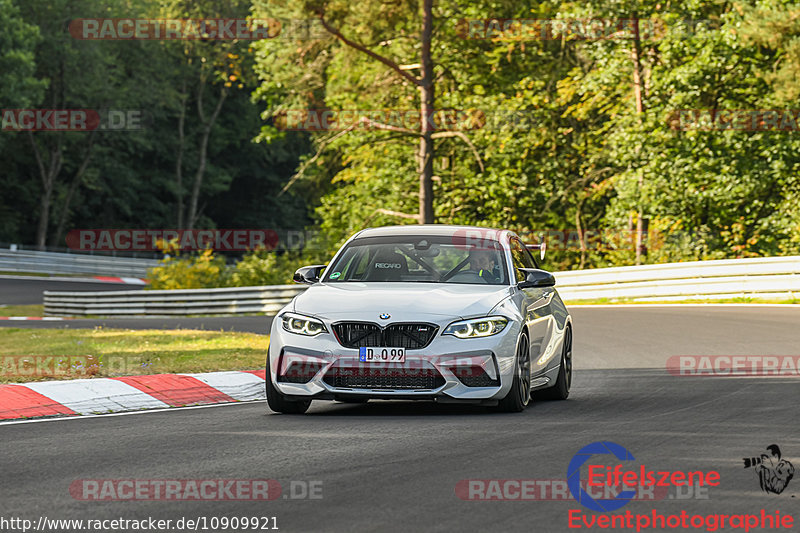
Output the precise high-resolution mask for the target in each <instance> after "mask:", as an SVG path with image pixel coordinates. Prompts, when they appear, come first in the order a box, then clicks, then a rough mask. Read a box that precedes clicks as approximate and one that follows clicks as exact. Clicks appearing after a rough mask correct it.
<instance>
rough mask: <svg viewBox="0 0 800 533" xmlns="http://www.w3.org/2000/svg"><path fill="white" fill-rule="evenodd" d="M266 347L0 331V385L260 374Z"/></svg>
mask: <svg viewBox="0 0 800 533" xmlns="http://www.w3.org/2000/svg"><path fill="white" fill-rule="evenodd" d="M268 345H269V336H268V335H257V334H255V333H237V332H221V331H201V330H130V329H105V328H102V327H98V328H95V329H21V328H0V383H21V382H29V381H42V380H50V379H75V378H87V377H114V376H128V375H138V374H161V373H173V372H213V371H217V370H258V369H261V368H263V367H264V361H265V360H266V355H267V346H268Z"/></svg>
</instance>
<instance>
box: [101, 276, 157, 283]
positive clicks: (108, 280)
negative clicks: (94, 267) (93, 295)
mask: <svg viewBox="0 0 800 533" xmlns="http://www.w3.org/2000/svg"><path fill="white" fill-rule="evenodd" d="M92 279H95V280H97V281H104V282H106V283H127V284H128V285H147V280H146V279H142V278H117V277H114V276H93V278H92Z"/></svg>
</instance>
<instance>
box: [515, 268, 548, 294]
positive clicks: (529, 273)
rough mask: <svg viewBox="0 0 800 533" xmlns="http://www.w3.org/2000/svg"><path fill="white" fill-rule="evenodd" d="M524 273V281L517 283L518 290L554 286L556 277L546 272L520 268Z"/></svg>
mask: <svg viewBox="0 0 800 533" xmlns="http://www.w3.org/2000/svg"><path fill="white" fill-rule="evenodd" d="M520 270H521V271H522V272H524V273H525V281H520V282H519V283H517V287H519V288H520V289H528V288H531V287H553V286H555V284H556V277H555V276H553V274H551V273H550V272H548V271H546V270H540V269H538V268H520Z"/></svg>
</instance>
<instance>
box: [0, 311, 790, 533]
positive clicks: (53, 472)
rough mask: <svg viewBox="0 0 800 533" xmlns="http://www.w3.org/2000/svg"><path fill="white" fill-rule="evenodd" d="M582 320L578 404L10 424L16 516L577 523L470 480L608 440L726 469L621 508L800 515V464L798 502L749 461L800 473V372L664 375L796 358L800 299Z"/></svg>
mask: <svg viewBox="0 0 800 533" xmlns="http://www.w3.org/2000/svg"><path fill="white" fill-rule="evenodd" d="M572 313H573V316H574V320H575V341H576V343H575V350H574V357H575V366H576V378H575V381H574V383H573V388H572V393H571V396H570V399H569V400H567V401H565V402H537V403H535V404H534V405H533V406H532V407H530V408H529V409H528V410H527V411H525V412H523V413H521V414H495V413H492V412H490V411H489V410H487V409H485V408H480V407H467V406H453V405H435V404H425V403H413V402H401V403H390V402H377V401H373V402H370V403H369V404H366V405H349V404H339V403H336V404H334V403H320V402H316V403H315V404H313V405H312V407H311V409H310V410H309V413H308V414H307V415H306V416H288V415H274V414H271V413H269V412H268V410H267V408H266V405H264V404H263V403H261V402H259V403H249V404H234V405H225V406H217V407H209V408H202V409H182V410H181V409H176V410H171V411H166V412H155V413H147V414H134V415H123V416H105V417H93V418H83V419H70V420H62V421H44V422H33V423H18V424H8V425H3V426H2V427H0V438H1V439H2V440H0V442H2V447H0V472H2V474H1V475H2V478H1V479H2V486H0V515H2V516H4V517H20V518H26V519H30V520H33V521H34V522H35V521H36V520H38V518H39V517H40V516H46V517H48V518H51V519H52V518H79V519H114V518H125V519H146V518H148V517H153V518H157V519H173V520H176V519H179V518H181V517H187V518H192V519H195V518H197V517H207V519H211V517H223V516H225V517H233V516H239V517H276V520H277V526H278V527H279V528H280V531H284V532H308V531H401V532H418V531H442V532H450V531H476V532H482V531H498V532H504V531H524V532H531V531H536V532H539V531H544V532H549V531H568V530H569V529H568V520H569V516H568V513H569V512H570V511H571V510H580V511H581V512H582V513H584V514H583V515H581V516H584V517H586V518H587V519H589V518H591V517H592V516H598V515H595V514H594V513H592V512H591V511H589V510H588V509H585V508H583V507H581V505H579V504H578V503H577V502H575V501H574V500H571V499H567V500H563V501H535V500H529V501H464V500H462V499H459V497H457V496H456V492H455V488H456V486H457V484H458V483H459V481H460V480H468V479H500V480H505V479H517V480H520V479H523V480H563V479H565V477H566V471H567V465H568V464H569V462H570V459H571V458H572V457H573V455H575V453H576V452H578V450H580V449H581V448H582V447H583V446H585V445H588V444H590V443H592V442H595V441H601V440H605V441H612V442H615V443H618V444H620V445H622V446H624V447H625V448H627V449H628V450H629V451H630V452H631V453H632V454H633V455H634V456H635V462H633V463H626V464H625V466H626V469H628V468H630V469H633V468H635V469H637V471H638V468H639V466H640V465H645V466H646V468H647V469H648V470H656V471H665V470H670V471H695V470H701V471H709V470H714V471H718V472H719V474H720V476H721V481H720V484H719V486H714V487H707V488H706V491H704V492H701V493H700V494H696V493H695V494H693V495H692V496H693V497H692V498H690V499H679V498H677V497H676V495H677V493H674V491H673V489H674V488H670V489H669V490H670V493H669V495H668V496H667V497H665V499H662V500H659V501H632V502H630V503H629V504H628V505H626V506H625V507H623V508H622V509H620V510H619V511H615V512H614V513H611V514H615V513H624V512H625V511H631V512H632V513H640V514H649V513H652V510H653V509H656V510H657V511H658V512H659V513H661V514H671V513H675V514H680V512H681V511H683V510H685V511H687V512H689V513H690V514H699V515H704V516H705V515H712V514H714V513H722V514H728V515H730V514H740V513H753V514H759V513H760V511H761V510H766V511H767V512H768V513H772V514H773V515H774V512H775V511H776V510H779V511H780V512H781V513H782V514H785V513H789V514H792V515H793V516H794V518H795V520H798V519H800V505H798V503H799V502H800V500H799V499H798V494H800V473H799V474H796V475H795V478H794V479H793V480H792V481H791V482H790V483H789V485H788V487H787V488H786V490H785V491H784V492H783V493H782V494H766V493H763V492H762V491H761V490H760V488H759V482H758V477H757V475H756V473H755V472H754V471H753V469H744V468H743V463H742V458H743V457H751V456H755V457H758V456H759V455H760V454H762V453H765V452H764V450H765V447H766V446H768V445H770V444H778V445H779V446H780V448H781V450H782V451H783V458H784V459H788V460H789V461H791V462H793V463H794V465H795V468H798V467H800V431H799V430H800V417H798V413H797V405H798V399H800V381H798V378H796V377H795V378H775V377H773V378H766V377H749V378H731V377H703V378H700V377H679V376H674V375H671V374H669V373H668V372H667V371H666V370H665V364H666V360H667V358H668V357H669V356H673V355H794V356H798V355H800V343H798V340H800V307H797V308H786V307H755V306H741V307H735V308H732V307H636V308H630V307H617V308H605V307H598V308H575V309H572ZM609 464H612V465H613V464H616V463H615V462H613V461H612V462H611V463H609ZM629 464H631V465H633V466H628V465H629ZM584 470H585V469H584ZM582 477H585V472H583V476H582ZM265 478H267V479H275V480H278V481H279V482H280V483H281V485H282V486H283V493H282V496H281V497H280V498H278V499H277V500H275V501H259V502H254V501H237V502H232V501H221V502H210V501H102V502H97V501H80V500H77V499H74V498H73V497H72V496H71V495H70V492H69V488H70V484H71V483H73V482H75V481H76V480H82V479H101V480H102V479H159V480H163V479H195V480H198V479H265ZM292 482H294V483H292ZM303 482H317V483H318V482H321V486H322V489H321V498H318V499H293V498H292V496H293V495H294V496H297V495H299V496H302V493H303V492H304V491H303V490H300V488H302V487H303V486H304V485H303ZM290 487H295V488H297V490H296V491H295V493H294V494H292V491H291V490H290ZM298 487H299V488H298ZM284 496H288V497H284ZM794 527H795V528H797V524H796V523H795V526H794ZM617 529H620V530H624V531H630V530H629V529H621V528H617ZM174 530H175V531H181V530H179V529H174ZM184 530H185V529H184ZM217 530H218V531H224V530H223V529H221V528H218V529H217ZM599 530H600V529H598V528H597V527H595V528H593V529H592V531H599ZM632 531H635V528H634V529H633V530H632ZM650 531H652V529H651V530H650ZM696 531H704V529H698V530H696ZM721 531H744V529H740V530H735V529H734V530H731V529H730V528H726V529H725V530H721Z"/></svg>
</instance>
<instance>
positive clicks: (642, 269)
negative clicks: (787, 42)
mask: <svg viewBox="0 0 800 533" xmlns="http://www.w3.org/2000/svg"><path fill="white" fill-rule="evenodd" d="M556 287H557V288H558V292H559V294H560V295H561V297H562V298H563V299H564V300H565V301H568V302H569V301H576V300H595V299H600V298H608V299H610V300H615V299H629V300H635V301H656V300H658V301H669V300H684V299H688V298H691V299H712V298H713V299H724V298H747V297H759V298H774V299H778V298H780V299H790V298H800V256H788V257H758V258H751V259H721V260H714V261H691V262H686V263H667V264H662V265H641V266H632V267H614V268H598V269H593V270H582V271H572V272H560V273H557V274H556Z"/></svg>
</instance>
